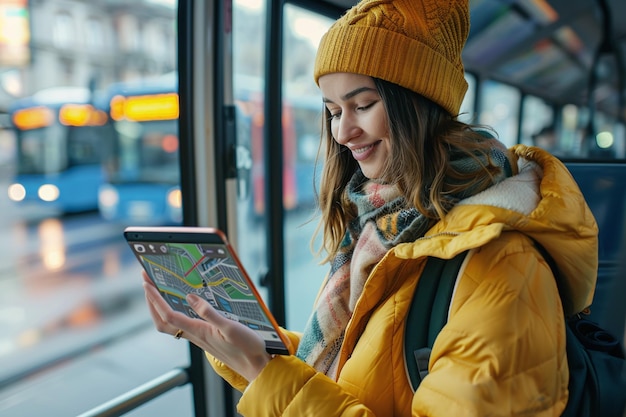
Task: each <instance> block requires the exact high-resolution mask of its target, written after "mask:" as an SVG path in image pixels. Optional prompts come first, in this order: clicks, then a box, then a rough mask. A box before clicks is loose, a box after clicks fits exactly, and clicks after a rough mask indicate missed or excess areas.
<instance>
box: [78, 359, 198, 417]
mask: <svg viewBox="0 0 626 417" xmlns="http://www.w3.org/2000/svg"><path fill="white" fill-rule="evenodd" d="M189 382H190V381H189V374H188V372H187V369H184V368H176V369H173V370H171V371H169V372H166V373H165V374H163V375H161V376H159V377H157V378H154V379H153V380H151V381H149V382H146V383H145V384H143V385H140V386H138V387H137V388H134V389H132V390H130V391H128V392H126V393H124V394H122V395H120V396H118V397H116V398H113V399H112V400H109V401H107V402H105V403H104V404H101V405H99V406H97V407H95V408H92V409H91V410H89V411H87V412H85V413H83V414H80V415H79V416H78V417H117V416H121V415H123V414H125V413H127V412H129V411H132V410H134V409H136V408H138V407H139V406H141V405H143V404H145V403H147V402H148V401H151V400H153V399H154V398H156V397H158V396H160V395H162V394H164V393H166V392H167V391H169V390H171V389H173V388H176V387H179V386H182V385H185V384H187V383H189Z"/></svg>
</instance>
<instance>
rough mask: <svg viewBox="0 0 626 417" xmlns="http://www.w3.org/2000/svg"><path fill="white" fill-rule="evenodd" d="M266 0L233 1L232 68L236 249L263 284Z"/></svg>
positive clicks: (263, 291)
mask: <svg viewBox="0 0 626 417" xmlns="http://www.w3.org/2000/svg"><path fill="white" fill-rule="evenodd" d="M265 8H266V4H265V1H262V0H259V1H256V0H236V1H235V2H233V31H232V36H233V38H232V59H233V62H232V68H233V90H234V91H233V93H234V99H235V111H236V135H237V194H238V195H237V198H238V201H237V231H238V236H237V237H238V239H236V241H237V251H238V254H239V258H240V260H241V263H242V264H243V265H244V267H245V268H246V270H247V271H248V273H249V275H250V278H252V280H253V281H254V283H255V284H256V285H257V288H258V290H259V292H260V293H261V296H262V297H263V298H264V299H265V300H266V301H267V289H266V288H265V287H263V286H261V285H260V282H261V277H262V275H263V273H264V271H265V269H266V265H267V251H266V247H267V245H266V239H267V238H266V233H265V226H264V221H265V217H264V216H265V196H264V187H265V185H264V164H263V158H264V156H263V147H264V140H265V139H264V137H263V123H264V118H265V114H264V109H263V97H264V89H265V81H264V68H265V52H264V51H265V45H264V40H265V30H266V28H265Z"/></svg>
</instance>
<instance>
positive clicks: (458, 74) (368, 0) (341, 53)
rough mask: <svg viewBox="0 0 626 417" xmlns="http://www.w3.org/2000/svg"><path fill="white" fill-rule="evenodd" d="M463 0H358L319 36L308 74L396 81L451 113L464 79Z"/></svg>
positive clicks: (460, 96)
mask: <svg viewBox="0 0 626 417" xmlns="http://www.w3.org/2000/svg"><path fill="white" fill-rule="evenodd" d="M468 32H469V10H468V0H363V1H360V2H359V3H358V4H357V5H356V6H354V7H352V8H351V9H350V10H348V11H347V12H346V14H345V15H344V16H342V17H341V18H340V19H339V20H337V21H336V22H335V23H334V24H333V25H332V26H331V28H330V29H329V30H328V32H326V34H325V35H324V36H323V37H322V40H321V42H320V46H319V48H318V51H317V57H316V59H315V68H314V77H315V82H316V83H318V81H319V78H320V77H321V76H322V75H324V74H329V73H333V72H350V73H356V74H362V75H369V76H371V77H376V78H381V79H383V80H386V81H389V82H392V83H395V84H399V85H401V86H403V87H406V88H408V89H410V90H413V91H415V92H417V93H419V94H421V95H423V96H424V97H427V98H429V99H430V100H432V101H434V102H435V103H438V104H439V105H440V106H441V107H443V108H444V109H446V110H447V111H449V112H450V113H451V114H452V115H454V116H456V115H457V114H458V113H459V109H460V107H461V102H462V101H463V96H464V95H465V92H466V91H467V82H466V81H465V78H464V76H463V74H464V70H463V62H462V60H461V50H462V49H463V46H464V45H465V41H466V39H467V35H468Z"/></svg>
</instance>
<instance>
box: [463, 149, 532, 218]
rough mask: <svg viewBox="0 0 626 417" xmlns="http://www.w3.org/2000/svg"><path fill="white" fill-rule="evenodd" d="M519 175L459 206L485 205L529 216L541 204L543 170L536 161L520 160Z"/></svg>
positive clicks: (470, 198) (465, 200) (466, 200)
mask: <svg viewBox="0 0 626 417" xmlns="http://www.w3.org/2000/svg"><path fill="white" fill-rule="evenodd" d="M517 166H518V174H517V175H514V176H512V177H509V178H507V179H505V180H504V181H502V182H499V183H498V184H496V185H494V186H492V187H489V188H488V189H486V190H485V191H482V192H480V193H478V194H476V195H474V196H472V197H469V198H466V199H464V200H461V201H459V202H458V203H457V205H485V206H494V207H500V208H504V209H508V210H512V211H515V212H518V213H522V214H525V215H529V214H530V213H531V212H532V211H533V210H534V209H535V208H536V207H537V205H538V204H539V200H541V194H540V192H539V186H540V183H541V178H543V169H542V168H541V167H540V166H539V165H538V164H537V163H536V162H534V161H529V160H527V159H524V158H519V159H518V162H517Z"/></svg>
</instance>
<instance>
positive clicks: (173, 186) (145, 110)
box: [98, 72, 182, 224]
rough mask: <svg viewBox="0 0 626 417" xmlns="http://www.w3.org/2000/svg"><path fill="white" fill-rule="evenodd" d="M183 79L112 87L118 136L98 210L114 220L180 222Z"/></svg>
mask: <svg viewBox="0 0 626 417" xmlns="http://www.w3.org/2000/svg"><path fill="white" fill-rule="evenodd" d="M177 90H178V79H177V76H176V73H175V72H172V73H169V74H165V75H163V76H160V77H156V78H154V79H149V80H142V81H134V82H126V83H117V84H113V85H111V86H110V88H109V89H108V94H107V97H108V112H109V117H110V119H111V124H112V126H113V130H114V132H115V134H114V140H113V141H112V142H111V146H109V147H108V149H107V150H106V152H105V154H106V155H105V160H104V164H103V165H104V171H105V175H106V180H105V182H104V183H103V184H102V186H101V187H100V189H99V192H98V209H99V211H100V214H101V216H102V217H103V218H104V219H106V220H110V221H115V222H120V223H134V224H139V223H141V224H179V223H181V221H182V211H181V198H180V185H179V184H180V174H179V168H178V167H179V162H178V93H177Z"/></svg>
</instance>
